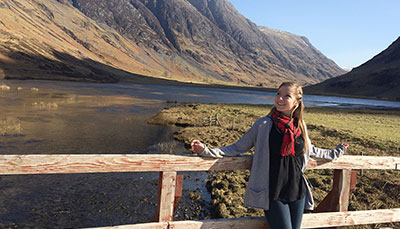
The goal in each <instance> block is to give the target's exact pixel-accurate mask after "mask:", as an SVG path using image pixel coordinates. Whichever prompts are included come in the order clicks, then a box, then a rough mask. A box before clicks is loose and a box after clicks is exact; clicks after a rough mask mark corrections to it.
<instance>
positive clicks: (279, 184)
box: [269, 124, 307, 203]
mask: <svg viewBox="0 0 400 229" xmlns="http://www.w3.org/2000/svg"><path fill="white" fill-rule="evenodd" d="M282 142H283V134H282V133H281V132H280V131H279V129H278V128H277V127H276V125H275V124H273V125H272V128H271V132H270V135H269V147H270V181H269V182H270V185H269V187H270V188H269V193H270V198H271V199H272V200H279V201H282V202H283V203H288V202H292V201H296V200H299V199H301V198H303V197H304V196H305V193H306V190H307V189H306V184H305V182H304V179H303V175H302V171H301V165H302V164H303V163H302V160H304V157H303V154H304V139H303V136H302V135H301V136H300V137H297V138H296V139H295V146H294V150H295V156H293V155H291V154H289V155H288V156H285V157H283V156H282V155H281V148H282ZM296 163H297V164H296Z"/></svg>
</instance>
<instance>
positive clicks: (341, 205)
mask: <svg viewBox="0 0 400 229" xmlns="http://www.w3.org/2000/svg"><path fill="white" fill-rule="evenodd" d="M355 175H356V173H355V171H354V172H353V171H351V169H335V170H334V173H333V184H332V190H331V191H330V192H329V193H328V195H327V196H326V197H325V198H324V199H323V200H322V201H321V203H320V204H319V205H318V206H317V208H316V209H315V210H314V212H347V210H348V207H349V198H350V192H351V191H352V190H354V188H355V181H356V176H355ZM338 228H341V227H337V229H338Z"/></svg>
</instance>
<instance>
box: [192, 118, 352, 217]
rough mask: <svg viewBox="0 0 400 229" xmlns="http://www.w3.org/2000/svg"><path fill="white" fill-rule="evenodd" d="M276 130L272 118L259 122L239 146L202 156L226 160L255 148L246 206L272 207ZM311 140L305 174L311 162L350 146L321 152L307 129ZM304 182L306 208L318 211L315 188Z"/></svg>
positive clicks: (201, 154)
mask: <svg viewBox="0 0 400 229" xmlns="http://www.w3.org/2000/svg"><path fill="white" fill-rule="evenodd" d="M271 127H272V120H271V118H270V116H265V117H262V118H260V119H258V120H257V121H256V122H255V123H254V125H253V126H252V127H251V128H250V129H249V130H248V131H247V132H246V133H245V134H244V135H243V136H242V138H241V139H239V140H238V141H237V142H236V143H234V144H232V145H228V146H225V147H222V148H214V149H211V148H208V147H207V146H206V147H205V148H204V150H203V152H201V153H199V155H200V156H205V157H213V158H222V157H224V156H230V157H233V156H238V155H239V154H241V153H245V152H247V151H249V150H250V149H251V148H252V147H253V146H254V147H255V152H254V156H253V161H252V166H251V170H250V178H249V182H248V185H247V189H246V194H245V199H244V205H246V206H249V207H254V208H261V209H264V210H268V208H269V163H270V162H269V158H270V157H269V154H270V152H269V149H270V147H269V133H270V130H271ZM304 134H305V135H306V137H307V139H308V152H307V153H305V154H304V160H303V161H304V163H303V165H302V171H303V172H304V170H305V169H306V167H307V163H308V159H309V158H310V157H312V158H323V159H327V160H333V159H335V158H337V157H339V156H340V155H342V154H343V153H345V151H346V147H344V146H343V145H341V144H339V145H338V146H337V147H336V148H335V149H333V150H329V149H321V148H317V147H315V146H313V145H312V144H311V141H310V139H309V138H308V133H307V130H306V131H305V133H304ZM303 179H304V180H305V182H306V184H307V187H308V188H307V193H306V203H305V209H308V210H312V209H313V208H314V200H313V197H312V193H311V189H310V187H309V185H308V183H307V180H306V179H305V177H304V175H303Z"/></svg>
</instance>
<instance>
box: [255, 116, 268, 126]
mask: <svg viewBox="0 0 400 229" xmlns="http://www.w3.org/2000/svg"><path fill="white" fill-rule="evenodd" d="M268 123H272V119H271V116H270V115H266V116H263V117H261V118H258V119H257V120H256V121H255V122H254V124H268Z"/></svg>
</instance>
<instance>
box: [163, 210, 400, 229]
mask: <svg viewBox="0 0 400 229" xmlns="http://www.w3.org/2000/svg"><path fill="white" fill-rule="evenodd" d="M389 222H400V208H396V209H383V210H369V211H350V212H332V213H311V214H304V216H303V222H302V225H301V227H302V228H321V227H336V226H351V225H363V224H375V223H389ZM169 228H174V229H200V228H216V229H225V228H226V229H227V228H230V229H231V228H235V229H239V228H240V229H241V228H243V229H245V228H254V229H265V228H268V225H267V222H266V220H265V218H264V217H257V218H237V219H218V220H198V221H193V220H192V221H189V220H188V221H177V222H170V226H169Z"/></svg>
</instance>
